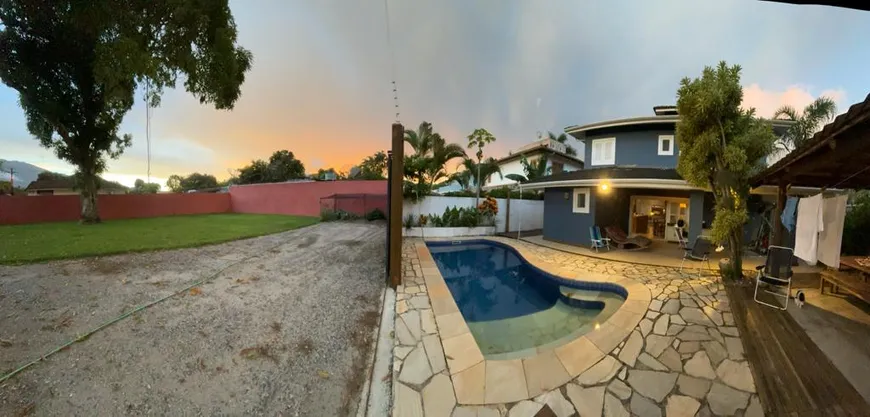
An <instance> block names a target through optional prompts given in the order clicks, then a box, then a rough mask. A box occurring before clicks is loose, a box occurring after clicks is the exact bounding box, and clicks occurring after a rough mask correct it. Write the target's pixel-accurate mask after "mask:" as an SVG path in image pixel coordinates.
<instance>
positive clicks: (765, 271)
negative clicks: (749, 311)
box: [753, 246, 794, 310]
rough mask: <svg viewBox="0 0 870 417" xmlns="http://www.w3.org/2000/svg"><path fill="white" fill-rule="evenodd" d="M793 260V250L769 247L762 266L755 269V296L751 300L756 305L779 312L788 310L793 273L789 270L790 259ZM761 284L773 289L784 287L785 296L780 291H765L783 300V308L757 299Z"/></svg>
mask: <svg viewBox="0 0 870 417" xmlns="http://www.w3.org/2000/svg"><path fill="white" fill-rule="evenodd" d="M793 258H794V249H792V248H787V247H784V246H769V247H768V248H767V259H766V260H765V261H764V265H759V266H757V267H756V268H755V269H756V270H758V275H757V276H756V278H755V295H754V296H753V298H754V299H755V302H756V303H758V304H764V305H766V306H768V307H773V308H776V309H780V310H785V309H787V308H788V299H789V298H791V278H792V276H793V275H794V271H792V269H791V264H792V259H793ZM761 283H765V284H767V285H772V286H774V287H785V294H783V293H782V292H780V291H770V290H768V289H765V290H764V291H765V292H767V293H768V294H772V295H773V296H774V297H780V298H785V306H784V307H780V306H778V305H775V304H770V303H766V302H764V301H761V300H759V299H758V286H759V285H761Z"/></svg>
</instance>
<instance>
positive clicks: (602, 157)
mask: <svg viewBox="0 0 870 417" xmlns="http://www.w3.org/2000/svg"><path fill="white" fill-rule="evenodd" d="M591 159H592V163H591V164H590V165H614V164H616V138H606V139H593V140H592V158H591Z"/></svg>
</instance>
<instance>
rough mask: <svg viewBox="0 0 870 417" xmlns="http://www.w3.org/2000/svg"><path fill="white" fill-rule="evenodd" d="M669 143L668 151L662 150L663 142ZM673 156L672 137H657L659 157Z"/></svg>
mask: <svg viewBox="0 0 870 417" xmlns="http://www.w3.org/2000/svg"><path fill="white" fill-rule="evenodd" d="M666 140H667V141H668V142H670V144H671V146H670V147H669V148H668V150H667V151H666V150H664V146H662V145H664V143H665V141H666ZM673 154H674V135H659V155H673Z"/></svg>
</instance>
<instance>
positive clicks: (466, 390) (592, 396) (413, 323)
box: [393, 238, 762, 417]
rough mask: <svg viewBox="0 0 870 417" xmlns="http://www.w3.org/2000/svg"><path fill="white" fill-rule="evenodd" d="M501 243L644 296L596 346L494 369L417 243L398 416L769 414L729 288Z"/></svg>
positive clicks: (604, 330) (399, 361)
mask: <svg viewBox="0 0 870 417" xmlns="http://www.w3.org/2000/svg"><path fill="white" fill-rule="evenodd" d="M493 240H497V241H500V242H503V243H506V244H508V245H510V246H512V247H514V248H515V249H517V251H518V252H519V253H520V255H521V256H523V257H524V258H526V260H527V261H529V262H532V263H534V264H535V265H536V266H539V267H541V269H543V270H545V271H548V272H550V273H553V274H557V275H560V276H563V277H566V278H571V279H579V280H585V281H597V282H617V283H619V284H620V285H623V286H624V287H626V288H627V289H634V291H633V292H632V291H630V292H629V297H628V300H627V301H626V303H625V304H624V308H623V309H620V311H623V312H622V313H621V314H620V315H618V316H617V317H616V320H608V321H607V322H605V323H604V324H602V325H601V326H600V327H599V328H598V329H597V330H596V331H594V332H591V333H589V334H587V335H586V336H582V337H579V338H577V339H575V340H574V341H571V342H569V343H566V344H564V345H562V346H558V347H556V348H555V349H551V350H548V351H546V352H540V353H539V354H538V355H535V356H533V357H529V358H521V359H517V360H512V361H488V360H485V358H484V357H483V355H482V354H481V355H480V356H476V355H475V351H476V353H478V354H479V348H477V345H476V342H474V338H473V336H472V335H471V333H470V331H469V329H468V326H467V324H466V323H465V320H464V319H463V318H462V316H461V313H460V312H459V311H458V308H457V307H456V303H455V301H454V300H453V298H452V295H451V294H450V292H449V289H448V288H447V287H446V285H445V284H444V283H443V278H442V279H440V280H439V278H440V272H439V271H438V270H437V267H436V266H435V264H434V259H433V258H432V256H431V253H429V251H428V249H427V248H426V247H425V244H424V242H423V241H422V240H421V239H405V241H404V243H403V257H402V262H403V281H404V282H403V285H402V286H400V287H399V289H398V291H397V300H398V301H397V303H396V310H397V311H396V312H397V315H396V333H395V348H394V366H393V369H394V371H393V395H394V398H393V404H394V406H393V415H394V416H424V417H433V416H492V417H503V416H530V417H531V416H535V415H538V416H550V415H555V416H560V417H561V416H564V417H567V416H571V415H580V416H587V415H591V416H604V415H607V416H651V417H663V416H704V415H710V416H726V415H735V414H738V415H745V416H756V415H762V413H761V403H760V402H759V399H758V395H757V394H756V393H755V384H754V379H753V377H752V373H751V370H750V368H749V366H748V363H747V362H746V359H745V358H744V356H743V345H742V342H741V340H740V335H739V332H738V331H737V328H736V327H734V320H733V316H732V315H731V312H730V304H729V302H728V299H727V296H726V294H725V291H724V287H723V286H722V284H721V282H720V281H719V279H718V277H715V276H702V277H698V276H697V274H696V273H687V274H680V273H679V272H678V271H677V270H676V269H673V268H666V267H654V266H644V265H635V264H629V263H620V262H614V261H607V260H602V259H595V258H589V257H584V256H582V255H575V254H568V253H564V252H559V251H556V250H552V249H548V248H544V247H540V246H536V245H534V244H531V243H528V242H518V241H516V240H511V239H506V238H493ZM639 289H643V291H639ZM632 293H634V294H635V295H634V296H632ZM614 316H616V314H614ZM611 318H613V316H612V317H611ZM439 348H440V349H439ZM468 352H471V356H469V355H468ZM454 355H456V356H454ZM492 363H495V364H496V365H495V366H491V364H492ZM454 369H456V371H454Z"/></svg>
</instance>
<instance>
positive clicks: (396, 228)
mask: <svg viewBox="0 0 870 417" xmlns="http://www.w3.org/2000/svg"><path fill="white" fill-rule="evenodd" d="M404 135H405V129H404V127H402V125H401V124H400V123H393V141H392V149H393V159H392V163H391V164H390V169H391V170H390V176H391V177H392V181H391V182H390V201H389V204H390V229H389V233H390V249H389V250H390V255H389V260H390V286H391V287H393V288H396V287H397V286H399V285H402V201H403V199H402V184H403V179H404V177H405V175H404V172H405V168H404V165H405V163H404V156H405V150H404V148H405V142H404Z"/></svg>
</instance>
